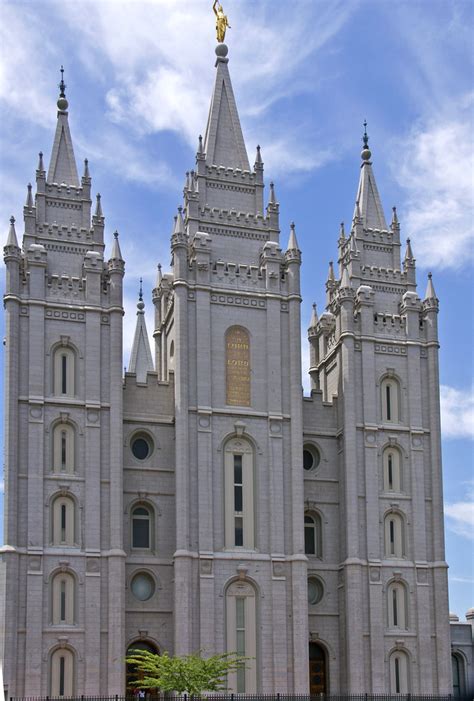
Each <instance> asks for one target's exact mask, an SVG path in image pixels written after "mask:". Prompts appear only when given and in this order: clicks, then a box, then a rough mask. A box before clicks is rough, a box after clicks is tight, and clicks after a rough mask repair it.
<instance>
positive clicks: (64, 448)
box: [53, 423, 75, 474]
mask: <svg viewBox="0 0 474 701" xmlns="http://www.w3.org/2000/svg"><path fill="white" fill-rule="evenodd" d="M74 439H75V434H74V428H73V427H72V426H71V424H67V423H58V424H56V426H55V427H54V428H53V472H59V473H61V472H62V473H68V474H71V473H73V472H74V465H75V460H74V458H75V454H74V450H75V446H74V443H75V440H74Z"/></svg>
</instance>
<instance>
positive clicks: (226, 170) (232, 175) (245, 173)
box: [206, 165, 256, 185]
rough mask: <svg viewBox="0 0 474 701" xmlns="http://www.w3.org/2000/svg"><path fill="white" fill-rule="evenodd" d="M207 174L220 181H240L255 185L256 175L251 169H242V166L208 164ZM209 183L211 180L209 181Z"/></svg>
mask: <svg viewBox="0 0 474 701" xmlns="http://www.w3.org/2000/svg"><path fill="white" fill-rule="evenodd" d="M206 175H207V177H208V178H212V179H214V180H217V181H220V182H229V181H231V180H233V181H234V182H238V181H240V182H241V183H247V184H249V185H255V180H256V176H255V173H254V172H253V171H251V170H241V169H240V168H230V167H226V166H218V165H206ZM208 184H209V181H208Z"/></svg>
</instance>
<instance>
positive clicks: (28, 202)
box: [25, 183, 34, 209]
mask: <svg viewBox="0 0 474 701" xmlns="http://www.w3.org/2000/svg"><path fill="white" fill-rule="evenodd" d="M25 207H27V208H28V209H32V208H33V207H34V204H33V195H32V193H31V183H28V192H27V194H26V202H25Z"/></svg>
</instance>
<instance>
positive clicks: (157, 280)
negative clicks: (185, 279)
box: [156, 263, 163, 287]
mask: <svg viewBox="0 0 474 701" xmlns="http://www.w3.org/2000/svg"><path fill="white" fill-rule="evenodd" d="M162 279H163V273H162V272H161V263H158V266H157V272H156V286H157V287H159V286H160V283H161V281H162Z"/></svg>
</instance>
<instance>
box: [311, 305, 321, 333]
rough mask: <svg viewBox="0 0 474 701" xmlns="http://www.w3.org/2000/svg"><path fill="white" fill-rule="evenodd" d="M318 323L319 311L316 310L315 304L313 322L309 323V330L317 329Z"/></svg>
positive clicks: (312, 313) (312, 314) (312, 315)
mask: <svg viewBox="0 0 474 701" xmlns="http://www.w3.org/2000/svg"><path fill="white" fill-rule="evenodd" d="M318 322H319V319H318V310H317V308H316V302H313V311H312V312H311V320H310V322H309V328H310V329H315V328H316V326H317V325H318Z"/></svg>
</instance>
